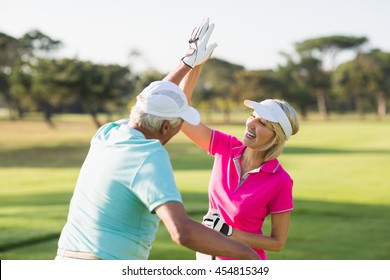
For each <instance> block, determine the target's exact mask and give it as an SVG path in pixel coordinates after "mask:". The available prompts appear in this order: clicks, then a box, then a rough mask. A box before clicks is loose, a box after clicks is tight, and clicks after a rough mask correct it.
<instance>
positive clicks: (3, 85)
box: [0, 32, 20, 118]
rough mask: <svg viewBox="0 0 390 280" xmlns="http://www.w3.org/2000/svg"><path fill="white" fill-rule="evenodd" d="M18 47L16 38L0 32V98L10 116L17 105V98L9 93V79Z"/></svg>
mask: <svg viewBox="0 0 390 280" xmlns="http://www.w3.org/2000/svg"><path fill="white" fill-rule="evenodd" d="M19 47H20V42H19V40H18V39H16V38H14V37H12V36H9V35H7V34H5V33H1V32H0V98H1V97H2V98H3V100H4V102H5V103H6V104H7V105H8V107H9V108H10V116H11V118H14V116H13V111H14V110H13V109H16V108H18V107H19V106H18V103H17V100H15V99H14V98H13V96H12V95H11V92H10V81H9V76H10V74H11V73H12V67H13V65H14V64H15V62H16V61H17V59H18V57H19V53H18V49H19Z"/></svg>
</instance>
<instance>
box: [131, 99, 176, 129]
mask: <svg viewBox="0 0 390 280" xmlns="http://www.w3.org/2000/svg"><path fill="white" fill-rule="evenodd" d="M165 120H167V121H169V124H170V125H171V126H172V127H176V126H178V125H180V124H181V122H182V119H181V118H168V117H159V116H155V115H151V114H148V113H145V112H144V111H143V110H142V108H141V107H140V106H138V105H137V103H136V104H135V105H134V106H133V108H131V111H130V122H132V123H136V124H138V125H139V126H141V127H142V128H144V129H146V130H147V131H150V132H156V131H159V130H160V129H161V126H162V124H163V122H164V121H165Z"/></svg>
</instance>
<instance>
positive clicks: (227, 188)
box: [180, 65, 299, 259]
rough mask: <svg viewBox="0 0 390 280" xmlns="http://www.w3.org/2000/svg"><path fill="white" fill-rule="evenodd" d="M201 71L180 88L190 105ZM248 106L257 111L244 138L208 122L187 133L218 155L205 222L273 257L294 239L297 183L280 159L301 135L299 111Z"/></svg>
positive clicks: (271, 104) (279, 104)
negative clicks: (267, 221) (292, 138)
mask: <svg viewBox="0 0 390 280" xmlns="http://www.w3.org/2000/svg"><path fill="white" fill-rule="evenodd" d="M201 67H202V66H201V65H200V66H197V67H195V68H194V69H193V70H191V71H190V72H189V73H188V74H187V76H186V77H185V78H184V79H183V81H182V83H181V85H180V86H181V87H182V88H183V91H184V92H185V93H186V96H187V98H188V101H190V100H191V96H192V92H193V89H194V87H195V84H196V82H197V80H198V77H199V74H200V72H201ZM244 104H245V105H246V106H247V107H249V108H251V109H253V113H252V114H251V115H250V116H249V117H248V119H247V121H246V129H245V133H244V136H243V139H242V140H239V139H237V138H236V137H234V136H231V135H227V134H224V133H222V132H220V131H217V130H212V129H211V128H209V127H207V126H206V125H205V124H203V123H200V124H199V125H196V126H193V125H190V124H188V123H184V124H183V126H182V131H183V132H184V133H185V134H186V135H187V136H188V137H189V138H190V139H191V140H192V141H193V142H194V143H195V144H196V145H198V146H199V147H201V148H202V149H204V150H205V151H207V152H208V153H209V154H211V155H213V156H214V157H215V160H214V166H213V170H212V174H211V179H210V183H209V200H210V201H209V207H210V209H209V213H208V214H207V215H206V216H205V217H204V223H205V224H206V225H207V226H209V227H212V228H214V229H215V230H218V231H220V232H222V233H224V234H225V235H228V236H230V237H231V238H233V239H235V240H238V241H241V242H243V243H245V244H247V245H249V246H251V247H252V248H253V249H254V250H255V251H256V252H257V254H258V255H259V256H260V258H261V259H267V255H266V250H270V251H275V252H278V251H281V250H282V249H283V247H284V245H285V243H286V240H287V236H288V229H289V224H290V212H291V211H292V210H293V199H292V186H293V180H292V179H291V178H290V176H289V175H288V173H287V172H286V171H285V170H284V169H283V168H282V166H281V164H280V163H279V161H278V159H277V157H278V156H279V155H280V153H281V152H282V150H283V147H284V144H285V142H286V141H287V140H288V139H289V138H290V136H291V135H294V134H295V133H297V132H298V130H299V123H298V118H297V114H296V112H295V110H294V109H293V108H292V107H291V106H290V105H289V104H288V103H286V102H284V101H280V100H274V99H272V100H271V99H268V100H265V101H263V102H260V103H258V102H254V101H249V100H246V101H245V102H244ZM268 215H271V234H270V235H269V236H266V235H263V232H262V226H263V222H264V220H265V218H266V217H267V216H268ZM217 259H225V258H222V257H217Z"/></svg>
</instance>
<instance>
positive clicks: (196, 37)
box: [181, 18, 217, 68]
mask: <svg viewBox="0 0 390 280" xmlns="http://www.w3.org/2000/svg"><path fill="white" fill-rule="evenodd" d="M213 29H214V23H212V24H210V25H209V19H208V18H207V19H203V20H202V22H201V23H200V24H199V25H198V26H196V27H195V28H194V30H193V31H192V34H191V37H190V40H189V41H188V43H189V44H190V45H189V49H188V51H187V53H186V55H185V56H184V57H183V58H182V59H181V60H182V61H183V62H184V63H185V64H186V65H188V66H189V67H191V68H194V67H195V66H197V65H200V64H202V63H203V62H205V61H206V60H207V59H209V57H210V56H211V53H212V52H213V51H214V49H215V48H216V47H217V44H216V43H213V44H210V45H209V46H207V44H208V41H209V39H210V36H211V33H212V32H213Z"/></svg>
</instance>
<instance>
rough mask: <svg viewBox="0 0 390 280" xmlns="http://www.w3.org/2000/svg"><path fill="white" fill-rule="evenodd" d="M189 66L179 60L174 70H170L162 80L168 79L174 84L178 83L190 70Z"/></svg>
mask: <svg viewBox="0 0 390 280" xmlns="http://www.w3.org/2000/svg"><path fill="white" fill-rule="evenodd" d="M190 70H191V67H189V66H187V65H186V64H185V63H184V62H183V61H180V63H179V65H177V66H176V68H175V69H174V70H172V71H171V72H170V73H169V74H168V75H167V76H165V78H164V79H163V81H170V82H172V83H174V84H176V85H179V84H180V83H181V81H182V80H183V78H184V77H185V76H186V75H187V73H188V72H190Z"/></svg>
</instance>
